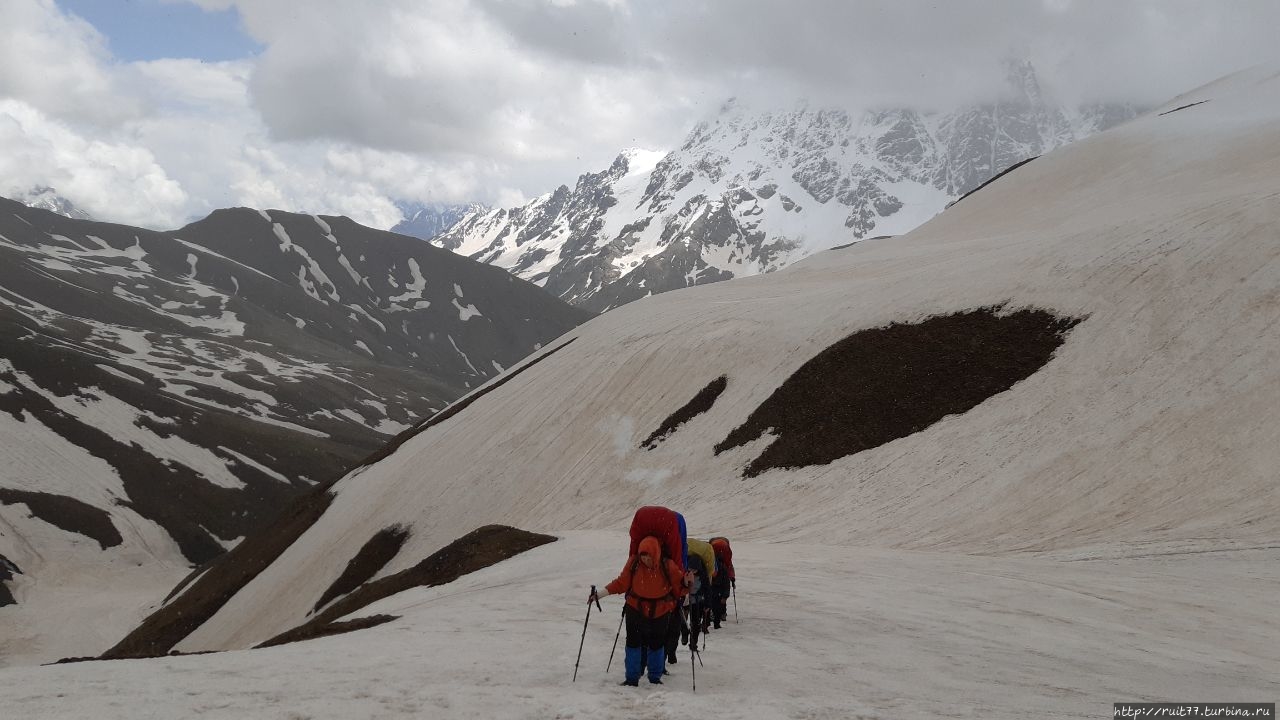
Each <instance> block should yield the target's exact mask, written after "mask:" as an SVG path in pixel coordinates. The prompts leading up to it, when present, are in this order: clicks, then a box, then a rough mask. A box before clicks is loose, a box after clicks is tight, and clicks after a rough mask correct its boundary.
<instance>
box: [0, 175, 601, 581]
mask: <svg viewBox="0 0 1280 720" xmlns="http://www.w3.org/2000/svg"><path fill="white" fill-rule="evenodd" d="M589 317H591V314H590V313H589V312H587V311H585V310H580V309H577V308H573V307H570V306H568V305H566V304H564V303H563V302H560V301H559V300H556V299H555V298H553V297H551V296H549V295H548V294H547V293H546V292H544V291H543V290H541V289H539V288H537V287H534V286H532V285H530V284H528V283H526V282H524V281H521V280H518V279H516V278H514V277H512V276H511V275H509V274H508V273H506V272H504V271H502V270H500V269H498V268H491V267H487V266H484V265H480V264H477V263H474V262H472V261H470V260H467V259H465V258H460V257H458V256H457V255H454V254H452V253H449V252H447V251H444V250H441V249H439V248H436V247H433V246H431V245H429V244H427V243H424V242H422V241H420V240H417V239H414V238H409V237H405V236H401V235H396V234H393V233H387V232H381V231H377V230H372V229H370V228H366V227H363V226H360V225H357V224H356V223H354V222H352V221H351V220H349V219H347V218H341V217H327V218H321V217H313V216H308V215H298V214H292V213H284V212H277V211H271V212H269V213H268V212H258V211H254V210H247V209H232V210H220V211H217V212H214V213H213V214H212V215H210V216H209V217H208V218H205V219H203V220H200V221H198V222H195V223H192V224H190V225H188V226H186V227H184V228H181V229H180V230H176V231H171V232H152V231H147V230H141V229H137V228H131V227H127V226H122V225H111V224H106V223H96V222H89V221H82V220H73V219H68V218H65V217H61V216H58V215H56V214H53V213H51V212H47V211H44V210H39V209H32V208H29V207H26V206H24V205H22V204H19V203H16V202H13V201H9V200H4V199H0V444H3V445H4V447H5V448H6V454H5V455H4V457H6V458H7V459H9V460H10V462H11V463H12V466H11V467H10V473H9V475H8V477H10V478H22V481H21V482H22V484H15V482H13V481H8V480H4V479H0V493H4V495H3V497H0V503H10V502H11V501H12V502H15V503H22V505H24V506H26V507H28V508H30V514H31V515H33V516H35V517H36V518H39V519H44V520H48V521H50V522H51V523H52V524H53V525H55V526H56V527H59V528H62V529H64V530H66V531H67V532H68V537H69V538H70V537H72V536H73V535H74V534H76V533H82V534H86V535H88V536H90V537H92V538H94V539H95V540H97V541H98V542H99V543H101V545H102V547H103V548H110V547H114V546H116V545H120V544H121V543H123V544H124V545H125V546H126V547H133V544H134V543H138V542H139V535H138V534H137V530H136V528H135V527H134V525H135V524H136V523H137V522H140V521H149V522H151V523H155V524H156V525H158V526H159V527H160V528H162V529H163V530H164V531H165V534H167V535H168V536H169V537H170V538H172V539H173V541H174V542H175V543H176V545H177V547H178V549H179V551H180V552H181V554H182V557H183V558H185V559H186V560H187V561H189V562H190V563H193V564H199V563H203V562H206V561H208V560H210V559H211V558H213V557H216V556H218V555H220V554H222V553H224V552H225V551H226V548H227V546H228V545H229V544H231V543H234V542H235V541H237V540H238V539H239V538H242V537H244V536H246V535H248V534H251V533H252V532H253V531H254V530H255V529H257V528H259V527H260V526H261V525H262V524H263V523H264V522H266V521H267V520H269V519H270V518H271V517H272V516H273V515H275V514H277V513H279V511H280V509H281V508H282V507H283V506H284V505H286V504H287V503H288V501H289V500H291V499H292V498H295V497H297V496H298V495H299V494H300V493H304V492H306V491H307V490H308V489H309V488H311V487H312V486H314V485H316V484H323V483H324V482H325V481H328V480H330V479H333V478H336V477H339V476H341V475H342V474H343V473H344V472H345V471H346V470H348V469H349V468H350V467H351V466H352V465H353V464H354V463H356V462H357V461H359V460H360V459H361V458H363V457H365V456H367V455H368V454H369V453H371V452H373V451H375V450H376V449H377V448H379V447H381V446H382V445H384V444H385V443H386V442H387V441H388V440H389V439H390V438H392V437H393V436H394V435H395V434H396V433H398V432H400V431H402V430H405V429H407V428H410V427H412V426H413V425H415V424H417V423H420V422H422V421H423V419H425V418H429V417H431V416H432V415H433V414H435V413H437V412H439V411H440V410H441V409H443V408H444V407H445V406H446V405H448V404H449V403H450V402H452V401H454V400H456V399H458V398H460V397H461V396H462V395H464V394H466V393H467V392H468V391H469V390H470V389H471V388H474V387H478V386H479V385H480V384H482V383H484V382H486V381H488V380H489V379H490V378H492V377H495V376H496V375H498V374H499V373H500V372H502V370H503V369H505V368H506V367H510V366H513V365H515V364H516V363H518V362H519V361H520V360H521V358H523V357H524V356H526V355H528V354H529V353H530V352H532V351H534V350H536V349H538V348H540V347H541V346H542V345H543V344H545V343H548V342H550V341H551V340H553V339H554V338H556V337H558V336H559V335H561V334H562V333H564V332H565V331H567V330H569V329H571V328H573V327H574V326H576V325H577V324H579V323H580V322H582V321H584V320H586V319H587V318H589ZM50 448H52V449H50ZM68 453H70V454H71V455H74V456H75V457H77V458H81V460H78V461H76V462H72V461H71V460H70V459H68V458H70V457H71V455H67V454H68ZM64 455H66V457H63V456H64ZM64 461H65V462H64ZM86 467H93V468H97V469H96V470H94V471H93V473H92V476H83V477H82V476H81V475H79V474H77V473H85V472H87V471H86V470H85V469H84V468H86ZM41 473H45V474H47V475H48V476H49V477H50V478H56V480H57V482H56V483H55V485H56V487H48V488H46V487H39V486H38V485H33V484H32V483H33V482H37V481H34V480H30V479H29V478H30V477H35V476H39V475H40V474H41ZM24 493H25V494H24ZM19 495H21V498H20V499H16V500H15V498H19ZM55 506H56V508H55ZM49 508H55V509H52V510H49V511H48V512H45V510H46V509H49ZM68 508H74V509H75V511H74V512H67V510H68ZM21 512H23V511H22V510H21V509H20V508H19V507H18V506H16V505H14V504H8V505H4V504H0V513H6V518H9V517H11V516H12V517H15V518H16V517H18V516H17V515H11V514H16V513H21ZM126 515H127V516H128V517H125V516H126ZM21 517H22V518H24V519H23V522H27V523H30V522H34V521H33V520H30V519H26V515H23V516H21ZM60 523H61V524H60ZM68 524H70V525H71V526H68ZM113 533H114V534H113ZM121 535H122V537H120V536H121ZM15 540H16V539H6V538H3V537H0V552H4V553H5V554H8V555H9V556H10V557H17V558H18V559H19V560H20V561H21V560H22V558H23V557H24V556H23V555H22V554H21V553H17V554H16V555H15V554H11V553H10V550H14V548H12V547H11V546H10V543H11V542H14V541H15ZM14 552H15V553H16V552H17V551H16V550H14ZM48 561H49V562H56V560H55V559H49V560H48ZM24 564H29V563H24ZM39 571H40V568H39V567H29V568H28V573H29V574H34V575H38V574H39Z"/></svg>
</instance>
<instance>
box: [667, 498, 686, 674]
mask: <svg viewBox="0 0 1280 720" xmlns="http://www.w3.org/2000/svg"><path fill="white" fill-rule="evenodd" d="M676 526H677V527H679V528H680V568H681V569H682V570H684V571H685V574H684V579H685V586H686V587H687V586H689V585H691V584H692V583H693V576H692V575H691V574H690V573H689V571H688V568H689V533H688V531H687V530H686V529H685V524H684V515H681V514H680V513H676ZM686 618H687V616H686V615H685V608H684V603H681V607H679V608H677V609H676V612H673V613H671V616H670V618H669V620H668V624H667V642H666V648H667V664H668V665H675V664H676V662H677V658H676V650H677V649H678V648H679V647H680V644H681V642H683V643H685V644H688V642H689V623H688V622H687V620H686Z"/></svg>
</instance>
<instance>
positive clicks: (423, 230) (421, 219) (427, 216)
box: [391, 202, 489, 240]
mask: <svg viewBox="0 0 1280 720" xmlns="http://www.w3.org/2000/svg"><path fill="white" fill-rule="evenodd" d="M396 206H397V207H398V208H400V212H401V213H403V214H404V220H402V221H400V222H399V223H397V224H396V226H395V227H393V228H391V232H395V233H400V234H401V235H412V236H413V237H416V238H422V239H423V240H430V239H431V238H433V237H435V236H437V235H439V234H440V233H442V232H444V231H446V230H448V229H449V228H451V227H453V226H454V225H455V224H457V222H458V221H459V220H461V219H462V218H464V217H466V216H467V215H468V214H474V213H483V212H488V210H489V208H488V207H487V206H484V205H481V204H479V203H470V204H466V205H440V204H434V205H430V204H423V203H414V202H400V203H397V204H396Z"/></svg>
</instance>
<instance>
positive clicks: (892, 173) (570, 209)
mask: <svg viewBox="0 0 1280 720" xmlns="http://www.w3.org/2000/svg"><path fill="white" fill-rule="evenodd" d="M1008 73H1009V74H1008V80H1009V92H1008V94H1007V97H1006V99H1003V100H1001V101H999V102H991V103H984V104H977V105H972V106H969V107H963V108H960V109H957V110H954V111H951V112H937V113H930V112H920V111H916V110H908V109H887V110H881V111H875V112H866V113H862V114H852V113H849V112H846V111H843V110H832V109H825V108H817V107H810V106H806V105H801V106H799V107H796V108H792V109H790V110H787V111H781V112H777V111H772V112H759V111H756V110H753V109H750V108H747V107H745V106H744V105H743V104H741V103H737V102H729V103H727V104H725V106H724V107H723V108H722V109H721V110H720V112H719V113H718V114H717V115H716V116H715V117H714V118H711V119H709V120H707V121H705V122H703V123H700V124H699V125H698V126H697V127H695V128H694V129H693V130H692V132H690V133H689V135H688V137H687V138H686V140H685V142H684V143H683V144H682V145H681V146H680V148H678V149H677V150H675V151H673V152H671V153H668V154H665V155H663V154H661V153H648V152H642V151H627V152H624V153H622V154H621V155H619V156H618V158H617V159H616V160H615V161H614V162H613V164H612V165H611V166H610V167H609V168H608V169H606V170H604V171H602V172H599V173H589V174H586V175H582V176H581V177H579V178H578V180H577V182H576V183H575V185H574V186H573V187H572V188H571V187H569V186H567V185H562V186H560V187H559V188H557V189H556V190H554V191H553V192H550V193H548V194H546V195H543V196H541V197H538V198H536V199H535V200H533V201H532V202H530V203H529V204H527V205H525V206H523V207H518V208H509V209H493V210H488V211H479V210H477V211H473V212H471V213H470V214H468V215H467V216H466V217H465V218H463V219H462V220H461V221H460V222H458V223H457V224H456V225H454V226H453V227H452V228H450V229H449V230H447V231H445V232H444V233H443V234H442V235H440V236H439V237H437V238H436V239H435V242H437V243H438V244H440V245H441V246H442V247H445V248H448V249H450V250H453V251H455V252H458V253H460V254H463V255H466V256H468V257H471V258H474V259H476V260H480V261H481V262H485V263H490V264H493V265H497V266H499V267H502V268H505V269H507V270H509V271H510V272H512V273H513V274H515V275H517V276H519V277H522V278H524V279H526V280H529V281H531V282H535V283H537V284H539V285H542V286H543V287H545V288H546V289H547V290H548V291H550V292H551V293H552V294H554V295H556V296H557V297H560V298H562V299H564V300H566V301H568V302H570V303H573V304H577V305H582V306H583V307H587V308H590V309H593V310H606V309H609V308H612V307H616V306H618V305H620V304H623V303H626V302H630V301H632V300H636V299H638V298H641V297H644V296H646V295H650V294H654V293H660V292H665V291H668V290H673V289H677V288H682V287H687V286H690V285H701V284H704V283H708V282H716V281H719V280H726V279H728V278H731V277H741V276H744V275H754V274H757V273H762V272H770V271H772V270H776V269H778V268H781V267H784V266H786V265H787V264H789V263H791V262H794V261H795V260H798V259H800V258H802V257H805V256H807V255H809V254H811V253H813V252H815V251H817V250H822V249H825V248H829V247H833V246H836V245H841V244H845V243H849V242H854V241H857V240H860V239H863V238H867V237H872V236H875V235H896V234H900V233H903V232H906V231H907V230H910V229H911V228H914V227H916V226H917V225H919V224H921V223H923V222H924V221H926V220H928V219H929V218H931V217H932V216H933V215H935V214H937V213H938V212H939V211H940V210H942V209H943V208H944V207H945V206H946V205H947V203H949V202H951V201H953V200H955V199H956V198H958V197H960V196H961V195H963V194H964V193H966V192H968V191H970V190H972V189H973V188H976V187H977V186H979V185H981V184H982V183H983V182H985V181H986V180H988V179H990V178H991V177H993V176H995V175H996V174H998V173H999V172H1000V171H1002V170H1004V169H1006V168H1008V167H1009V166H1011V165H1013V164H1015V163H1017V162H1020V161H1022V160H1025V159H1027V158H1031V157H1035V156H1037V155H1040V154H1042V153H1044V152H1046V151H1048V150H1052V149H1053V148H1056V147H1059V146H1062V145H1065V144H1067V143H1069V142H1071V141H1073V140H1076V139H1079V138H1082V137H1085V136H1087V135H1090V134H1093V133H1095V132H1097V131H1099V130H1102V129H1105V128H1108V127H1111V126H1113V125H1116V124H1118V123H1120V122H1123V121H1124V120H1127V119H1129V118H1132V117H1134V116H1135V115H1136V114H1137V112H1138V109H1137V108H1135V107H1133V106H1130V105H1123V104H1096V105H1090V106H1087V107H1080V108H1065V107H1060V106H1057V105H1054V104H1052V103H1051V102H1049V101H1048V100H1046V99H1045V97H1044V96H1043V93H1042V92H1041V88H1040V85H1039V82H1038V80H1037V78H1036V74H1035V71H1034V68H1032V66H1031V65H1030V64H1029V63H1025V62H1020V63H1011V64H1009V66H1008Z"/></svg>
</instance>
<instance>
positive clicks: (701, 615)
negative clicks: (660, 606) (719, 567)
mask: <svg viewBox="0 0 1280 720" xmlns="http://www.w3.org/2000/svg"><path fill="white" fill-rule="evenodd" d="M715 566H716V555H715V550H714V549H712V547H711V544H710V543H708V542H707V541H705V540H698V539H697V538H693V539H690V540H689V570H690V571H691V572H692V573H693V582H692V584H691V585H690V587H689V594H688V595H687V596H686V608H687V610H688V618H689V621H688V625H689V649H690V650H692V651H694V652H698V636H699V635H701V634H702V633H704V632H706V631H707V624H708V623H710V622H711V620H710V619H709V618H710V612H711V597H712V596H711V592H712V590H711V587H712V582H713V578H714V575H715Z"/></svg>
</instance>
